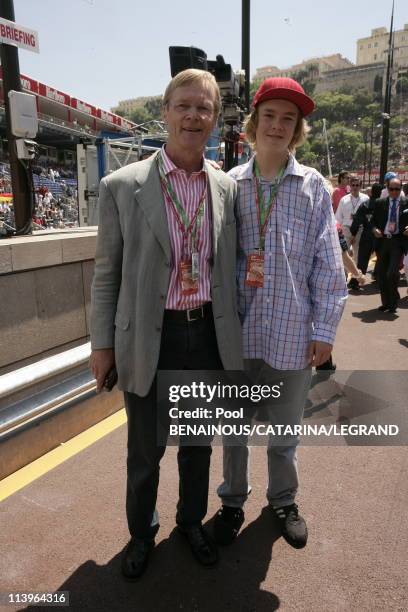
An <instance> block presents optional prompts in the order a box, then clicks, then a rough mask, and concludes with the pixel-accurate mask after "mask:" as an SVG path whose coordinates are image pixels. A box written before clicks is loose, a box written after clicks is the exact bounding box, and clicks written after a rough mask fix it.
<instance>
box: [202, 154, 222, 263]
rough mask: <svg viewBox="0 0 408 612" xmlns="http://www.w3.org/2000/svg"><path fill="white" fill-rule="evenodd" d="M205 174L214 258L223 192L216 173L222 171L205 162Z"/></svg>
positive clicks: (219, 231)
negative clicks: (209, 202) (208, 192)
mask: <svg viewBox="0 0 408 612" xmlns="http://www.w3.org/2000/svg"><path fill="white" fill-rule="evenodd" d="M205 166H206V170H207V175H208V185H209V188H210V195H211V206H212V226H213V228H212V229H213V256H214V259H215V257H216V255H217V252H218V240H219V238H220V234H221V226H222V213H223V206H224V198H225V192H224V190H223V189H222V187H221V185H220V183H219V181H218V177H217V173H218V172H222V171H221V170H215V169H214V168H213V167H212V166H211V164H209V163H208V162H205Z"/></svg>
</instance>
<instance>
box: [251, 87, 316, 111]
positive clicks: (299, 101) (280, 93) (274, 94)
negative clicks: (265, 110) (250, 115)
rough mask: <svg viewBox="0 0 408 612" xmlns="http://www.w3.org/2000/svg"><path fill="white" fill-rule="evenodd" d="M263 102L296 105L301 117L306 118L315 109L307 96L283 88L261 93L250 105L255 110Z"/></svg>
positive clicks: (274, 88)
mask: <svg viewBox="0 0 408 612" xmlns="http://www.w3.org/2000/svg"><path fill="white" fill-rule="evenodd" d="M265 100H288V101H289V102H293V104H296V106H297V107H298V109H299V110H300V112H301V114H302V116H303V117H307V115H310V113H312V112H313V111H314V109H315V103H314V102H313V100H312V98H309V96H307V95H306V94H303V93H301V92H300V91H295V90H294V89H286V88H283V87H273V88H271V89H267V90H265V91H262V92H261V94H260V95H259V96H258V97H257V96H256V95H255V97H254V100H253V102H252V105H253V106H254V108H255V107H257V106H258V104H260V103H261V102H265Z"/></svg>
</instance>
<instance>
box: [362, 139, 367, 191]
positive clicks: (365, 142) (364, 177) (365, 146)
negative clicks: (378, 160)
mask: <svg viewBox="0 0 408 612" xmlns="http://www.w3.org/2000/svg"><path fill="white" fill-rule="evenodd" d="M367 142H368V128H364V166H363V189H364V187H365V179H366V168H367Z"/></svg>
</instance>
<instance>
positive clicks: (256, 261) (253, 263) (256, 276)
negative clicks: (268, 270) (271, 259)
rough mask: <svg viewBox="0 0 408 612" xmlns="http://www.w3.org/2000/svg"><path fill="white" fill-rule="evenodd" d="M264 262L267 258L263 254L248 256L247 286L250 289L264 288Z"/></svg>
mask: <svg viewBox="0 0 408 612" xmlns="http://www.w3.org/2000/svg"><path fill="white" fill-rule="evenodd" d="M264 261H265V256H264V253H263V252H258V253H251V254H250V255H248V258H247V270H246V277H245V284H246V285H248V286H249V287H263V284H264Z"/></svg>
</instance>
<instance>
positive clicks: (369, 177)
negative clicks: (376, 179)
mask: <svg viewBox="0 0 408 612" xmlns="http://www.w3.org/2000/svg"><path fill="white" fill-rule="evenodd" d="M373 132H374V119H371V136H370V156H369V159H368V184H369V185H370V183H371V168H372V163H373Z"/></svg>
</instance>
